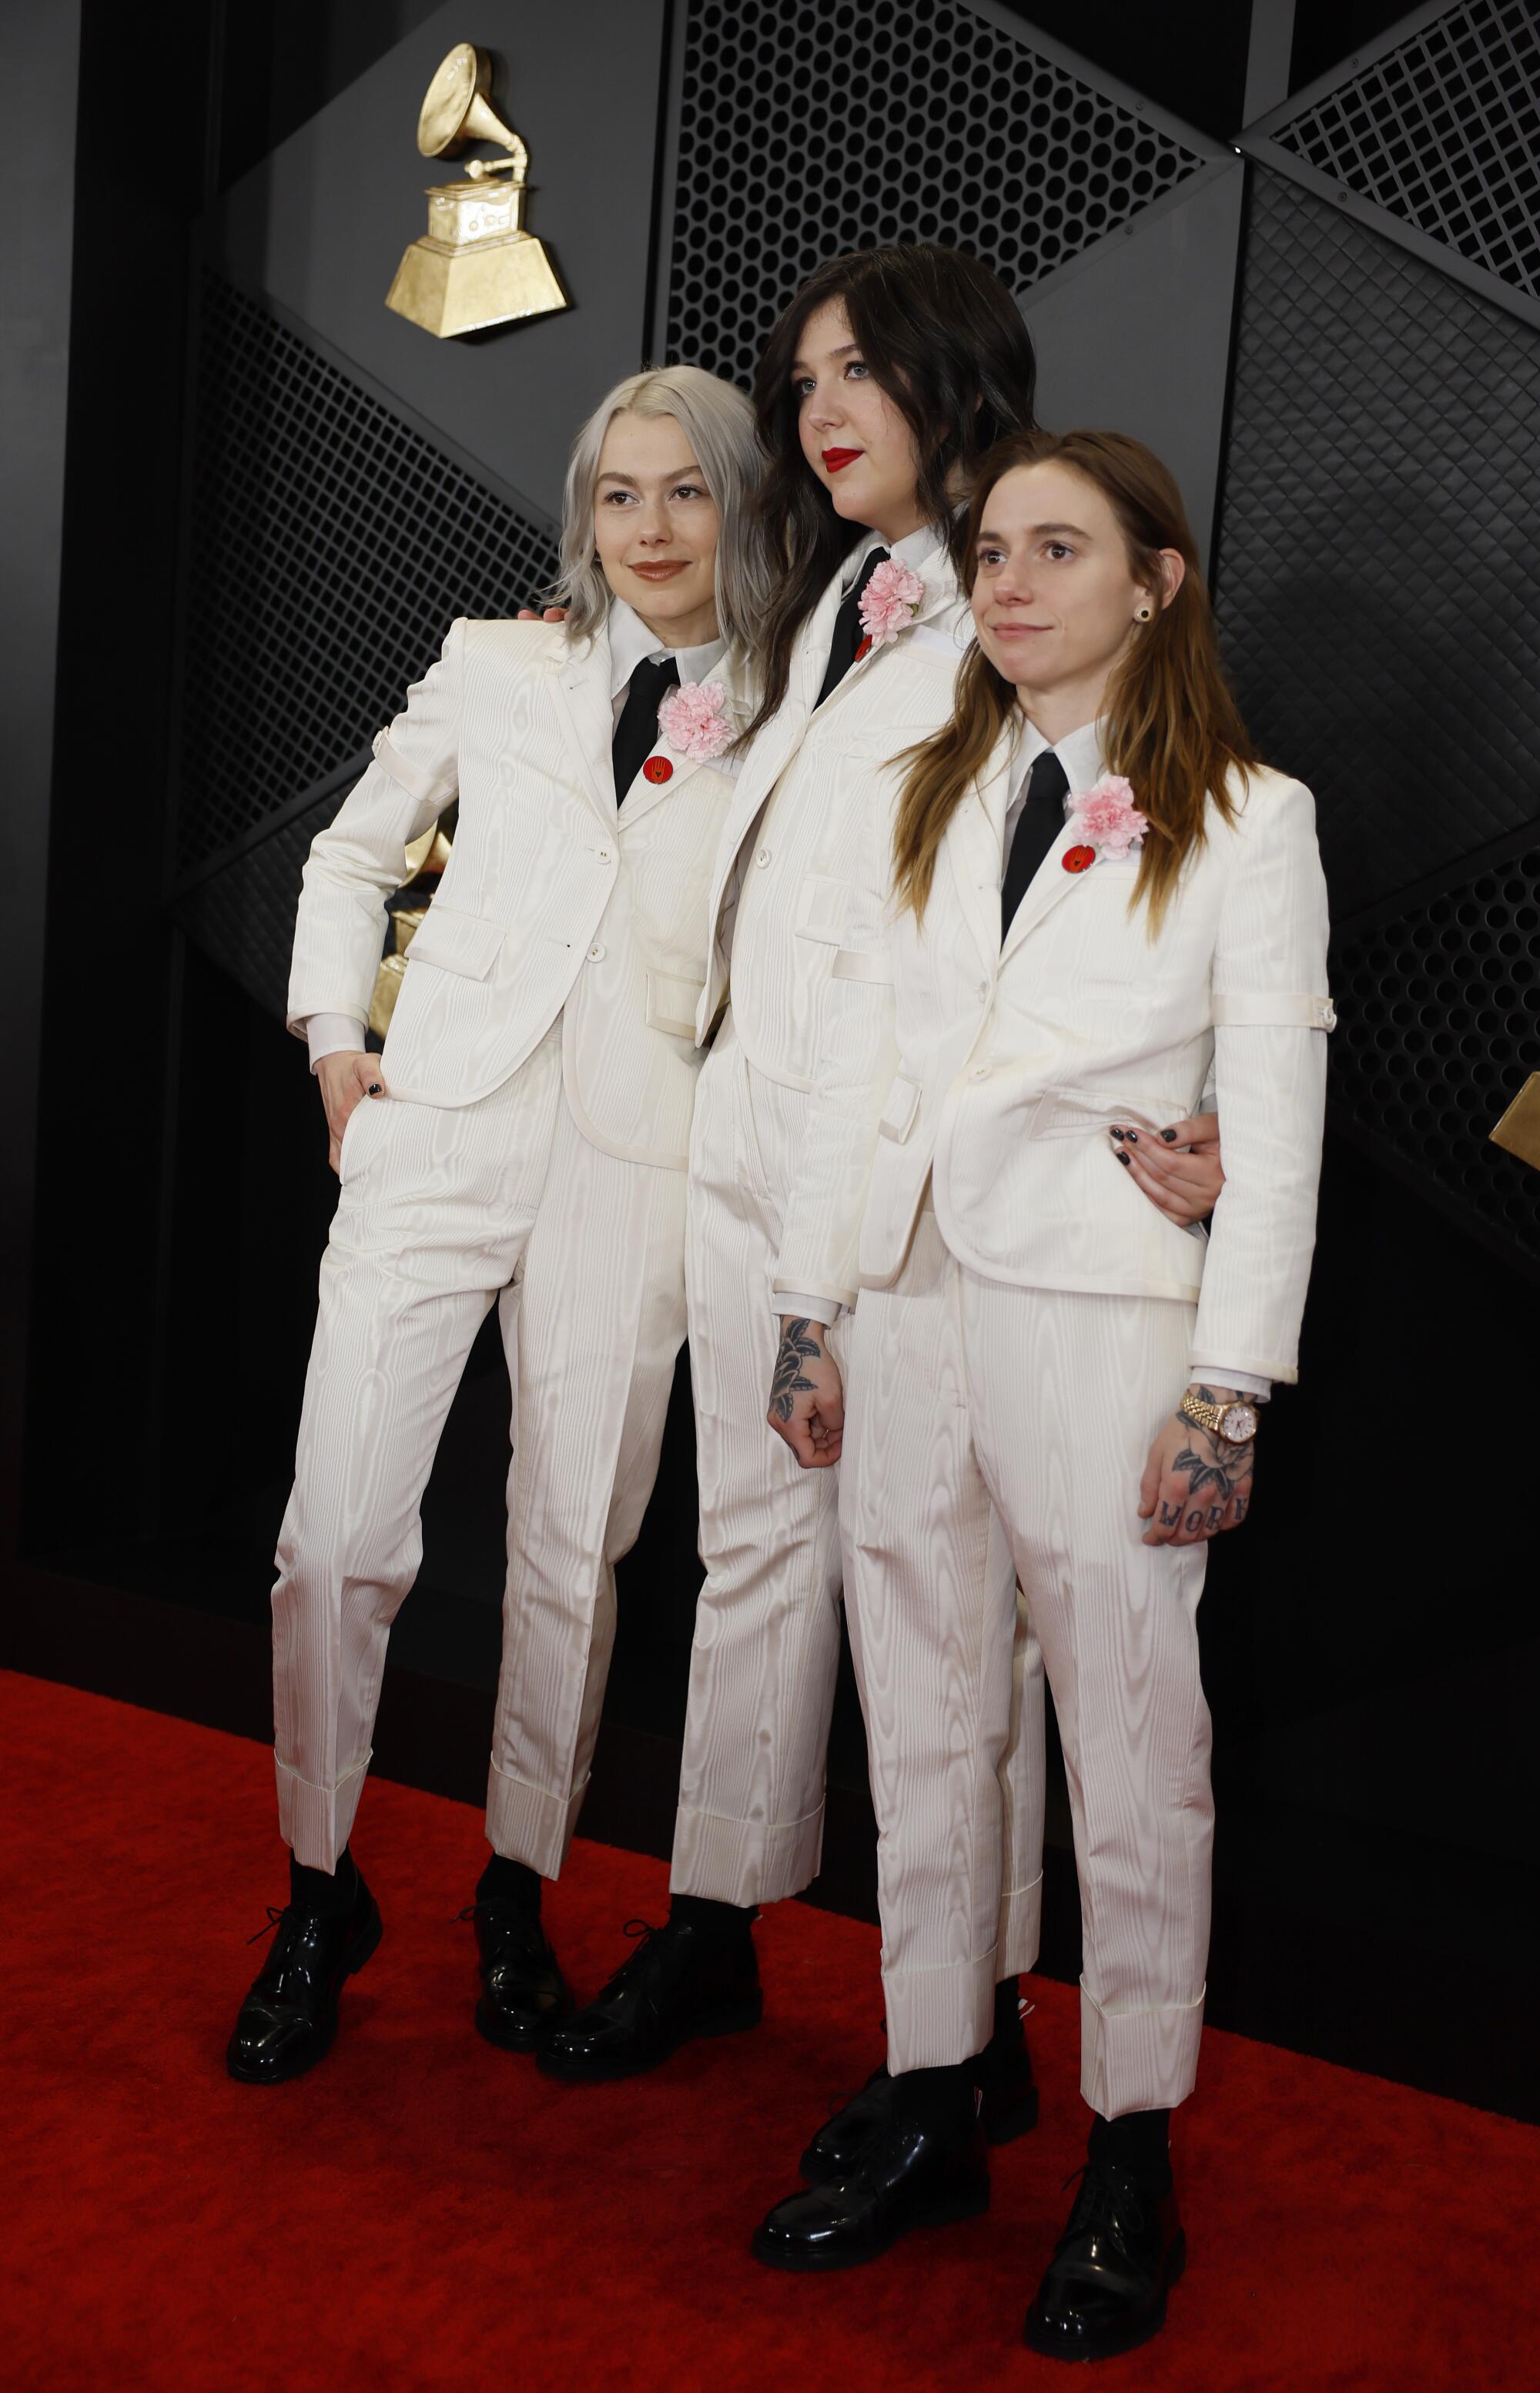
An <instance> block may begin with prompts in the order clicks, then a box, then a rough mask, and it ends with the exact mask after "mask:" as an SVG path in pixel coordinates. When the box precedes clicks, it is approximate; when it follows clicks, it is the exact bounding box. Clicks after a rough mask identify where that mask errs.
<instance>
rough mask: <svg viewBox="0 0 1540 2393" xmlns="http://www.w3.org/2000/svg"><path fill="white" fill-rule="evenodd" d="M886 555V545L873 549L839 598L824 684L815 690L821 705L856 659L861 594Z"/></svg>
mask: <svg viewBox="0 0 1540 2393" xmlns="http://www.w3.org/2000/svg"><path fill="white" fill-rule="evenodd" d="M887 554H888V552H887V550H886V549H885V548H874V549H873V550H872V552H871V555H870V556H868V559H867V561H866V563H865V564H864V565H863V566H862V568H861V570H860V572H859V573H858V574H857V575H856V577H855V587H854V589H851V590H848V591H847V592H846V593H845V595H844V596H843V597H842V599H841V601H840V611H839V613H838V614H837V615H836V616H835V618H834V637H833V639H832V640H831V641H830V642H829V667H828V670H827V672H826V673H825V674H824V686H823V687H822V689H821V690H820V691H819V692H818V704H819V705H820V706H822V704H823V702H824V700H825V699H826V698H827V697H828V696H829V691H830V690H831V689H838V688H839V687H840V684H841V683H842V681H843V679H844V677H845V675H846V673H849V671H850V669H851V666H852V665H853V664H854V663H855V651H856V649H857V648H858V647H860V645H861V640H862V636H863V635H862V631H861V593H862V591H863V590H864V589H865V588H866V586H867V583H868V582H869V581H870V580H871V577H872V575H873V574H874V573H875V572H876V570H877V569H878V567H879V566H880V565H881V564H883V563H884V562H885V560H886V558H887Z"/></svg>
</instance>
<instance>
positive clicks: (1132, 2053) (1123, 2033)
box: [1080, 1979, 1203, 2119]
mask: <svg viewBox="0 0 1540 2393" xmlns="http://www.w3.org/2000/svg"><path fill="white" fill-rule="evenodd" d="M1202 2033H1203V1995H1202V1994H1199V1996H1198V1998H1197V2000H1196V2002H1195V2003H1168V2004H1164V2005H1162V2006H1161V2007H1159V2008H1158V2009H1155V2010H1115V2009H1112V2008H1109V2007H1103V2005H1102V2004H1101V2003H1099V2002H1097V2000H1096V1998H1095V1996H1094V1995H1092V1994H1089V1993H1088V1992H1087V1990H1086V1984H1085V1981H1084V1979H1082V1980H1081V1981H1080V2091H1081V2093H1082V2094H1083V2095H1084V2097H1085V2099H1086V2100H1087V2101H1088V2102H1089V2103H1090V2107H1091V2109H1092V2110H1093V2111H1100V2112H1101V2114H1102V2116H1103V2119H1117V2118H1120V2117H1121V2116H1122V2114H1123V2112H1125V2111H1170V2110H1174V2109H1175V2108H1176V2106H1177V2104H1178V2103H1179V2102H1184V2101H1185V2100H1186V2099H1187V2097H1188V2095H1189V2094H1190V2093H1191V2092H1192V2090H1193V2087H1194V2084H1195V2083H1196V2081H1197V2073H1198V2043H1199V2039H1200V2038H1201V2036H1202Z"/></svg>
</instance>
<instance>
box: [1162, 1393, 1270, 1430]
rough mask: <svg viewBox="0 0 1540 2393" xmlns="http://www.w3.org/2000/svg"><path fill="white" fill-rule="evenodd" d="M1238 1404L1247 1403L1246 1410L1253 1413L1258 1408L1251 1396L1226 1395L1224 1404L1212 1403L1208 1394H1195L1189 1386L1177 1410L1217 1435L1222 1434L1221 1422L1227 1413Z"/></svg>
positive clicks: (1201, 1427)
mask: <svg viewBox="0 0 1540 2393" xmlns="http://www.w3.org/2000/svg"><path fill="white" fill-rule="evenodd" d="M1236 1405H1245V1406H1246V1410H1247V1411H1248V1412H1252V1413H1255V1411H1256V1409H1257V1407H1256V1406H1255V1405H1254V1404H1253V1403H1252V1401H1251V1399H1250V1397H1249V1396H1226V1398H1225V1400H1224V1402H1223V1404H1222V1405H1220V1404H1212V1403H1210V1402H1209V1400H1208V1399H1207V1397H1206V1396H1196V1395H1194V1393H1193V1391H1192V1389H1191V1388H1189V1389H1188V1390H1187V1393H1186V1394H1185V1395H1184V1396H1183V1397H1182V1399H1181V1404H1180V1405H1178V1406H1177V1410H1178V1412H1179V1413H1181V1414H1182V1415H1183V1416H1184V1417H1185V1418H1186V1419H1188V1420H1190V1421H1195V1422H1196V1423H1197V1426H1198V1428H1199V1429H1206V1430H1208V1431H1210V1432H1214V1433H1215V1434H1217V1435H1222V1434H1223V1432H1222V1431H1220V1422H1221V1421H1222V1420H1223V1419H1224V1416H1225V1414H1226V1413H1227V1412H1229V1411H1230V1410H1231V1409H1232V1408H1233V1406H1236Z"/></svg>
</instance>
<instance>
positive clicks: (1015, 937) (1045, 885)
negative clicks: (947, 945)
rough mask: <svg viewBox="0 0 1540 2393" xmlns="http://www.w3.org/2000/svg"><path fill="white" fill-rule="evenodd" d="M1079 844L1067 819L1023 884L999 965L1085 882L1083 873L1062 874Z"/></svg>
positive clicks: (1079, 834) (1092, 867) (1075, 831)
mask: <svg viewBox="0 0 1540 2393" xmlns="http://www.w3.org/2000/svg"><path fill="white" fill-rule="evenodd" d="M1080 841H1081V833H1080V832H1079V831H1078V830H1077V829H1076V826H1075V823H1074V822H1073V820H1072V819H1071V818H1070V817H1067V816H1066V817H1065V819H1064V829H1063V830H1061V831H1060V833H1059V836H1058V838H1057V839H1056V840H1055V841H1054V843H1053V844H1052V846H1051V848H1050V849H1049V851H1048V854H1047V855H1046V856H1045V857H1044V858H1043V860H1042V862H1041V864H1039V865H1038V870H1037V871H1036V872H1035V873H1034V874H1033V876H1032V878H1031V880H1030V881H1029V882H1028V883H1027V884H1026V891H1025V894H1024V896H1023V898H1022V902H1021V904H1020V905H1019V906H1018V907H1017V909H1016V911H1015V914H1014V916H1013V918H1012V920H1011V928H1010V930H1009V931H1008V932H1007V933H1006V935H1005V944H1004V946H1003V947H1002V948H1001V949H1000V962H1001V963H1002V964H1004V962H1005V961H1006V960H1007V958H1008V957H1010V956H1013V955H1014V954H1015V952H1016V949H1017V948H1019V947H1020V946H1021V944H1022V941H1023V940H1024V938H1026V937H1027V936H1029V935H1030V934H1031V933H1032V932H1033V931H1035V930H1036V929H1037V927H1038V923H1039V922H1041V921H1042V920H1043V918H1044V916H1045V915H1047V914H1051V912H1052V910H1053V909H1054V907H1055V906H1059V905H1062V904H1063V903H1064V899H1065V898H1066V897H1067V896H1069V894H1070V892H1071V890H1072V889H1073V888H1074V887H1075V886H1076V884H1077V882H1081V881H1083V880H1084V879H1085V878H1086V875H1085V873H1083V872H1066V871H1065V870H1064V857H1065V856H1066V854H1067V853H1068V851H1069V850H1070V849H1071V848H1072V847H1075V846H1077V845H1078V844H1079V843H1080ZM1090 870H1091V871H1093V872H1094V870H1096V868H1095V866H1094V865H1092V866H1090Z"/></svg>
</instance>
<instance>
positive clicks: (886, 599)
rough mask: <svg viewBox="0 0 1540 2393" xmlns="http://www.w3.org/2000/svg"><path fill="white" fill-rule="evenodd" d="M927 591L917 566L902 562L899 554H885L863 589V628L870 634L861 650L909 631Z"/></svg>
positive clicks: (879, 646)
mask: <svg viewBox="0 0 1540 2393" xmlns="http://www.w3.org/2000/svg"><path fill="white" fill-rule="evenodd" d="M924 595H925V584H924V583H923V582H921V580H920V576H919V574H918V573H917V572H916V571H915V569H914V568H913V566H911V565H901V564H900V563H899V561H898V559H897V557H896V556H886V557H884V558H883V560H882V562H881V565H880V566H879V567H878V568H877V570H876V572H875V573H874V574H873V575H872V577H871V580H870V581H869V582H868V583H867V586H866V588H865V589H864V590H863V591H862V593H861V629H862V630H863V631H864V632H865V634H866V635H867V636H866V639H865V641H864V642H863V643H862V647H861V649H860V650H859V651H858V652H857V653H859V654H864V653H865V651H866V649H867V648H868V647H873V648H881V647H884V646H885V644H886V643H887V642H888V641H889V640H896V639H897V637H898V634H899V633H900V632H907V630H908V628H909V625H910V624H911V623H912V622H913V621H914V619H915V617H916V616H917V615H918V614H919V612H920V600H921V599H922V598H923V597H924Z"/></svg>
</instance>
